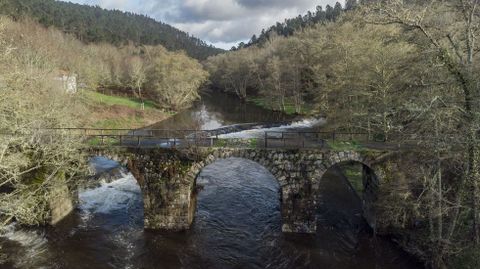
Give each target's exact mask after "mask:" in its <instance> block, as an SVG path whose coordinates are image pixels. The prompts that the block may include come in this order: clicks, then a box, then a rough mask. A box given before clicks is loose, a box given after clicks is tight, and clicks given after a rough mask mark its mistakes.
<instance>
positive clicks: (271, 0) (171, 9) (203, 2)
mask: <svg viewBox="0 0 480 269" xmlns="http://www.w3.org/2000/svg"><path fill="white" fill-rule="evenodd" d="M69 1H71V2H76V3H81V4H89V5H99V6H101V7H103V8H107V9H120V10H123V11H132V12H135V13H139V14H145V15H148V16H150V17H152V18H155V19H157V20H160V21H163V22H166V23H168V24H171V25H173V26H175V27H177V28H179V29H181V30H183V31H186V32H189V33H190V34H193V35H195V36H197V37H199V38H201V39H203V40H205V41H207V42H209V43H212V44H213V45H215V46H217V47H221V48H225V49H230V48H231V47H232V46H233V45H236V44H238V43H239V42H241V41H246V40H249V39H250V37H251V36H252V35H253V34H257V35H258V33H260V31H261V30H262V29H263V28H268V27H269V26H271V25H273V24H274V23H276V22H277V21H283V20H284V19H285V18H291V17H295V16H298V14H305V13H306V12H307V11H308V10H312V11H313V10H315V7H316V6H317V5H321V6H323V7H325V6H326V5H327V4H330V5H332V6H333V5H334V4H335V2H336V0H69ZM339 2H340V3H342V4H343V0H340V1H339Z"/></svg>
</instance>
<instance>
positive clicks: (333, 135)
mask: <svg viewBox="0 0 480 269" xmlns="http://www.w3.org/2000/svg"><path fill="white" fill-rule="evenodd" d="M336 132H337V131H333V133H332V140H333V142H335V136H336V134H335V133H336Z"/></svg>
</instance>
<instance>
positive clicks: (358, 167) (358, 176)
mask: <svg viewBox="0 0 480 269" xmlns="http://www.w3.org/2000/svg"><path fill="white" fill-rule="evenodd" d="M341 168H342V170H343V173H344V174H345V176H346V177H347V179H348V181H349V182H350V184H351V185H352V188H353V189H354V190H355V191H356V192H357V194H358V196H359V197H362V194H363V172H362V164H360V163H355V164H345V165H342V167H341Z"/></svg>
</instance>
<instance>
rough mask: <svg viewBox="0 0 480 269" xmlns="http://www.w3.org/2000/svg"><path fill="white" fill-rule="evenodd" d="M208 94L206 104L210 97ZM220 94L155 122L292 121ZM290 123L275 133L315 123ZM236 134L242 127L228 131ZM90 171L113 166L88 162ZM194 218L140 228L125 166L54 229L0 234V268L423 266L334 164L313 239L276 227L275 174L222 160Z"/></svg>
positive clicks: (186, 125)
mask: <svg viewBox="0 0 480 269" xmlns="http://www.w3.org/2000/svg"><path fill="white" fill-rule="evenodd" d="M212 100H213V101H212ZM236 103H237V102H236V100H235V99H233V98H230V97H228V96H223V95H222V96H215V98H212V97H206V98H204V99H203V100H202V101H201V102H199V103H198V104H197V105H196V106H195V107H194V108H192V109H190V110H189V111H186V112H184V113H181V114H179V115H177V116H175V117H173V118H172V119H171V120H168V121H166V122H164V123H159V124H158V125H156V126H155V127H156V128H172V127H175V128H176V129H213V128H218V127H222V126H225V125H229V124H234V123H246V122H260V121H263V122H268V121H283V120H292V118H288V117H285V116H282V115H279V114H277V113H271V112H269V111H265V110H262V109H259V108H257V107H252V106H249V105H242V106H240V107H238V106H236ZM316 124H318V121H315V120H299V121H295V122H294V123H293V124H290V125H289V126H283V127H281V129H298V128H300V129H304V128H318V127H315V126H314V125H316ZM237 135H240V136H241V137H244V136H245V133H242V134H237ZM92 165H93V166H94V167H95V168H96V169H97V170H98V171H104V170H109V169H110V168H114V167H116V165H117V164H116V163H114V162H112V161H109V160H106V159H102V158H97V159H96V160H94V162H93V163H92ZM197 184H198V185H200V186H201V187H202V190H201V191H200V193H199V195H198V204H197V210H196V216H195V221H194V223H193V225H192V228H191V230H189V231H187V232H183V233H161V232H151V231H144V230H143V210H142V208H143V205H142V196H141V192H140V188H139V186H138V184H137V183H136V180H135V179H134V178H133V176H132V175H131V174H129V173H128V172H127V171H121V172H120V176H118V179H116V180H114V181H112V182H110V183H106V182H103V183H102V184H101V185H100V186H97V187H94V188H93V187H92V188H85V189H83V190H80V192H79V201H80V202H79V206H78V208H77V210H76V211H75V212H74V213H73V214H71V216H69V217H68V218H67V219H66V220H65V221H64V222H62V223H61V224H60V225H59V226H57V227H54V228H46V229H25V228H20V227H16V225H15V224H12V225H10V226H9V227H8V228H7V229H6V230H5V231H2V232H1V233H0V247H1V249H0V253H1V254H3V255H2V256H3V257H0V260H1V258H3V259H6V260H7V262H5V263H3V264H0V268H22V269H23V268H68V269H75V268H92V269H103V268H132V269H137V268H138V269H140V268H145V269H147V268H148V269H150V268H151V269H154V268H187V269H188V268H339V269H343V268H345V269H346V268H355V269H364V268H365V269H367V268H368V269H370V268H382V269H383V268H384V269H396V268H399V269H400V268H422V267H421V266H420V265H419V264H418V263H417V262H416V261H415V260H414V259H413V258H411V257H410V256H408V255H407V254H406V253H404V252H402V251H401V250H399V249H398V248H397V247H396V246H395V245H394V244H393V243H391V242H390V241H389V240H387V239H385V238H381V237H374V236H373V235H372V234H371V233H370V231H369V229H368V227H367V225H366V223H365V222H364V220H363V219H362V217H361V207H360V205H361V203H360V200H359V198H358V196H357V195H356V193H355V191H354V190H352V188H351V187H350V185H349V184H348V181H347V180H346V179H345V177H344V176H343V174H342V172H341V170H340V169H339V168H337V169H330V170H329V171H328V172H327V174H326V175H325V176H324V178H323V179H322V183H321V189H322V193H321V197H320V201H318V202H319V209H318V212H317V214H318V217H319V222H318V233H317V234H316V235H289V234H283V233H282V232H281V216H280V195H279V185H278V183H277V181H276V179H275V178H274V177H273V176H272V175H271V174H270V173H269V172H268V171H267V170H266V169H265V168H263V167H261V166H260V165H258V164H256V163H254V162H251V161H248V160H244V159H237V158H231V159H226V160H220V161H217V162H215V163H213V164H211V165H209V166H207V167H206V168H205V169H204V170H203V171H202V173H201V174H200V176H199V178H198V182H197Z"/></svg>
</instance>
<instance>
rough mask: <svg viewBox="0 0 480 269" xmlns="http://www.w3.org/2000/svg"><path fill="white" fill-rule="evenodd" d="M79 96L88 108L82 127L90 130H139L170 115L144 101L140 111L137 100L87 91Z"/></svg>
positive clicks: (139, 103)
mask: <svg viewBox="0 0 480 269" xmlns="http://www.w3.org/2000/svg"><path fill="white" fill-rule="evenodd" d="M81 94H82V97H83V98H82V99H83V100H84V102H85V104H86V106H87V108H88V112H87V113H88V117H87V122H86V123H85V124H84V125H85V126H87V127H91V128H108V129H124V128H125V129H130V128H140V127H145V126H148V125H151V124H153V123H156V122H159V121H162V120H164V119H166V118H168V117H170V116H171V115H172V113H169V112H166V111H164V110H162V109H160V108H158V107H157V106H156V105H155V103H154V102H152V101H148V100H146V101H145V103H144V104H145V109H144V110H142V103H141V101H140V100H138V99H134V98H128V97H119V96H110V95H105V94H102V93H99V92H95V91H88V90H86V91H84V92H82V93H81Z"/></svg>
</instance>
